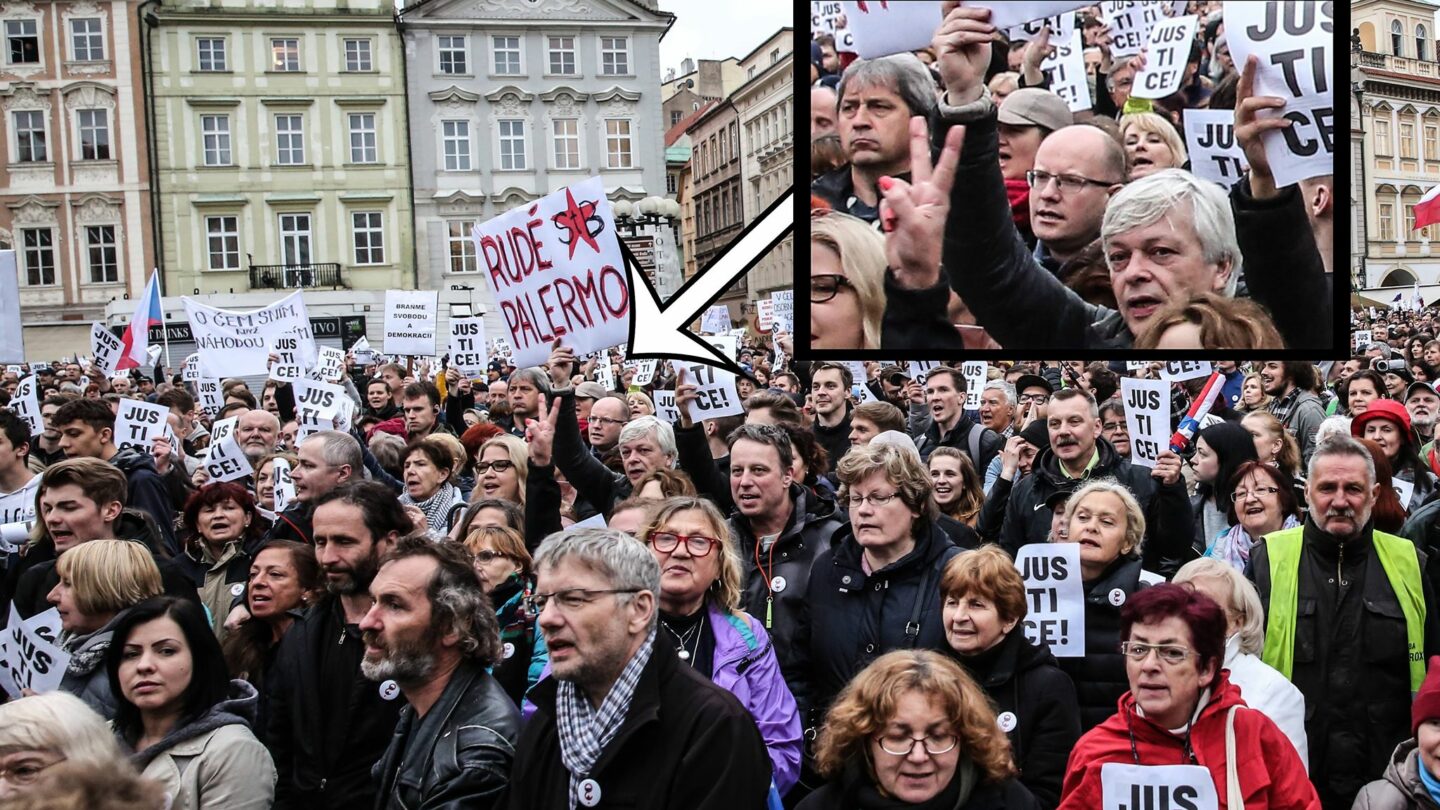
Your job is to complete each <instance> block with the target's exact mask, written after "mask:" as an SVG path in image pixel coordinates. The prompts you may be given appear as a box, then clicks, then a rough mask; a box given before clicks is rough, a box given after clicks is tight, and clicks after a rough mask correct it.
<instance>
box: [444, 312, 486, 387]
mask: <svg viewBox="0 0 1440 810" xmlns="http://www.w3.org/2000/svg"><path fill="white" fill-rule="evenodd" d="M489 363H490V361H489V360H488V359H486V357H485V323H484V321H482V320H480V319H479V318H451V319H450V365H452V366H454V367H455V368H458V369H460V374H461V375H462V376H465V377H484V376H485V368H486V367H487V366H488V365H489Z"/></svg>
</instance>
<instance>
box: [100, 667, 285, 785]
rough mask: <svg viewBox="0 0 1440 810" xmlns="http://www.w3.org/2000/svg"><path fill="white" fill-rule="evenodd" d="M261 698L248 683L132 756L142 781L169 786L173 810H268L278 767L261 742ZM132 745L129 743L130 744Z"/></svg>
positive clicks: (241, 683) (237, 682)
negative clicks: (257, 728)
mask: <svg viewBox="0 0 1440 810" xmlns="http://www.w3.org/2000/svg"><path fill="white" fill-rule="evenodd" d="M258 699H259V693H258V692H257V691H256V690H255V687H253V686H251V685H250V684H249V683H247V682H245V681H242V680H233V681H231V682H230V697H229V698H227V699H225V700H222V701H220V702H219V703H216V704H215V705H214V706H211V707H210V708H209V709H208V710H206V711H205V712H204V713H202V714H201V715H200V716H199V717H197V718H195V719H193V720H191V721H190V722H188V723H185V724H183V725H179V726H176V727H175V728H173V729H171V730H170V733H169V734H166V735H165V737H164V738H163V739H161V740H160V742H158V743H155V744H154V745H152V746H150V747H149V748H146V749H145V750H143V751H140V752H137V753H135V754H133V755H132V756H131V762H132V763H133V764H134V765H135V767H136V768H137V769H140V770H141V771H142V772H141V776H144V777H145V778H147V779H153V780H155V781H157V782H159V783H160V784H162V785H164V787H165V793H166V795H167V796H168V797H169V799H170V801H171V804H170V807H171V808H172V810H199V808H202V807H224V808H226V810H265V809H266V808H269V807H270V806H271V805H272V804H273V803H274V800H275V778H276V777H275V764H274V763H273V762H272V761H271V759H270V753H269V752H268V751H266V750H265V746H263V745H261V744H260V741H259V740H257V739H256V738H255V735H254V733H253V732H251V730H250V724H251V723H253V722H254V720H255V710H256V704H257V702H258ZM127 742H128V741H127Z"/></svg>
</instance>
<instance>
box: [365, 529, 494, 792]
mask: <svg viewBox="0 0 1440 810" xmlns="http://www.w3.org/2000/svg"><path fill="white" fill-rule="evenodd" d="M370 595H371V596H372V597H373V598H374V600H375V602H374V605H373V606H372V607H371V608H370V611H369V612H368V613H366V614H365V617H364V618H363V619H361V620H360V630H361V632H362V633H363V634H364V641H365V658H364V660H362V661H361V662H360V671H361V672H362V673H364V675H365V677H366V678H369V679H370V680H372V681H375V682H382V683H383V682H387V681H388V682H393V683H395V684H398V685H399V687H400V691H401V692H402V693H403V694H404V695H405V700H406V701H407V702H408V703H409V705H408V706H406V707H405V708H404V709H401V710H400V720H399V723H398V725H397V726H396V727H395V734H394V735H393V736H392V737H391V739H390V747H389V748H387V749H386V750H385V756H384V757H383V758H382V759H381V760H380V762H379V764H378V765H376V767H375V776H376V779H377V781H378V783H379V787H380V793H379V795H380V800H379V801H378V802H376V805H375V806H376V807H382V808H406V807H438V806H445V807H460V806H464V807H468V808H478V810H485V808H490V807H493V806H495V804H496V802H497V800H498V799H499V797H500V795H501V794H502V793H503V792H504V791H505V787H506V785H507V784H509V772H510V763H511V760H512V759H513V758H514V751H515V746H514V743H515V738H516V737H517V736H518V735H519V732H520V712H519V711H518V710H517V709H516V707H515V704H514V703H513V702H512V701H511V700H510V697H509V696H508V695H506V694H505V690H504V689H502V688H501V686H500V684H499V683H498V682H497V681H496V680H495V678H493V677H492V676H491V675H490V672H489V669H490V668H491V667H494V666H495V665H496V664H497V663H499V662H500V660H501V658H502V657H507V656H505V655H504V651H503V650H502V648H501V645H500V626H499V623H498V622H497V620H496V618H495V611H494V610H493V609H492V608H491V607H490V599H489V597H487V596H486V595H485V590H484V589H483V588H482V587H481V586H480V578H479V576H478V575H476V573H475V561H474V559H473V558H472V557H471V556H470V553H469V552H468V551H466V550H465V548H464V547H463V546H461V545H459V544H455V543H434V542H432V541H431V540H430V539H429V538H428V537H426V536H425V535H423V534H419V535H412V536H410V537H405V538H403V539H401V540H400V542H399V543H398V544H397V545H396V547H395V550H394V551H392V552H390V553H389V554H388V555H386V556H385V558H384V560H383V561H382V562H381V564H380V572H379V573H378V574H376V576H375V579H374V580H373V581H372V582H371V583H370ZM505 648H507V649H509V651H510V653H511V654H513V653H514V645H511V644H506V645H505Z"/></svg>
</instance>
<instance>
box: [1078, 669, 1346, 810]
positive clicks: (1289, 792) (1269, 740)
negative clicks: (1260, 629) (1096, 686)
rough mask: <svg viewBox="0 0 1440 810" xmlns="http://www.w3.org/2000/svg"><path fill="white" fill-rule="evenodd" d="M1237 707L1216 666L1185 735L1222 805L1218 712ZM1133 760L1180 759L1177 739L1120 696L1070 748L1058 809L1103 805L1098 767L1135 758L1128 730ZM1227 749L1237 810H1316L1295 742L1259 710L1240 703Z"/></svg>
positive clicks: (1236, 691)
mask: <svg viewBox="0 0 1440 810" xmlns="http://www.w3.org/2000/svg"><path fill="white" fill-rule="evenodd" d="M1235 705H1239V706H1245V701H1244V700H1242V699H1241V697H1240V688H1239V687H1237V686H1234V685H1232V684H1231V683H1230V672H1229V670H1222V671H1221V673H1220V683H1219V685H1218V686H1217V687H1216V688H1215V690H1214V693H1213V694H1212V696H1211V698H1210V703H1209V704H1208V705H1206V706H1205V708H1204V710H1202V711H1201V712H1200V717H1199V719H1198V720H1196V721H1195V727H1194V729H1193V730H1192V731H1191V734H1190V745H1191V746H1192V748H1193V749H1194V751H1195V760H1196V764H1198V765H1203V766H1204V767H1206V768H1209V769H1210V775H1211V777H1213V778H1214V780H1215V793H1216V795H1217V796H1218V797H1219V799H1220V806H1221V807H1225V805H1226V801H1227V798H1226V796H1227V794H1226V789H1225V788H1226V784H1227V783H1226V778H1227V777H1226V771H1225V716H1226V715H1227V714H1228V713H1229V710H1230V707H1231V706H1235ZM1127 717H1128V718H1129V720H1130V722H1129V723H1128V726H1129V727H1131V728H1133V729H1134V732H1135V747H1136V749H1137V750H1138V751H1139V754H1140V764H1141V765H1185V764H1188V763H1186V762H1185V740H1184V738H1183V737H1177V736H1175V735H1174V734H1171V733H1170V732H1169V731H1167V730H1165V729H1163V728H1161V727H1159V726H1157V725H1155V724H1154V723H1153V722H1151V721H1150V720H1147V719H1146V718H1144V717H1141V716H1140V715H1139V714H1138V713H1137V712H1136V711H1135V698H1134V697H1133V696H1132V695H1131V694H1130V693H1129V692H1126V693H1125V694H1124V695H1121V696H1120V711H1119V713H1118V714H1115V715H1112V716H1111V717H1110V719H1109V720H1106V721H1105V722H1103V723H1101V724H1100V725H1098V726H1096V727H1095V728H1093V729H1091V730H1090V731H1089V732H1087V733H1086V734H1085V735H1084V736H1082V737H1081V738H1080V742H1078V743H1076V744H1075V749H1074V750H1073V751H1071V752H1070V763H1069V765H1068V767H1067V768H1066V769H1065V783H1064V785H1063V786H1062V788H1061V793H1060V810H1093V808H1096V807H1103V806H1104V801H1103V799H1104V797H1103V795H1102V790H1101V782H1100V768H1101V766H1103V765H1104V764H1105V763H1107V762H1120V763H1124V764H1127V765H1132V764H1134V762H1135V760H1134V757H1133V756H1132V754H1131V751H1130V730H1129V728H1127V722H1126V718H1127ZM1235 755H1236V761H1237V762H1236V765H1237V767H1238V768H1239V776H1240V787H1241V789H1242V790H1243V791H1244V792H1245V810H1266V809H1267V808H1269V810H1289V809H1290V808H1296V809H1297V810H1302V809H1303V810H1320V797H1319V796H1318V795H1316V793H1315V786H1314V785H1312V784H1310V780H1309V779H1308V778H1307V777H1306V775H1305V766H1304V765H1303V764H1302V763H1301V762H1300V755H1299V754H1297V753H1295V746H1294V745H1292V744H1291V743H1290V741H1289V740H1288V739H1287V738H1286V737H1285V735H1284V734H1283V733H1282V732H1281V731H1280V729H1279V727H1278V726H1276V725H1275V723H1274V722H1273V721H1272V720H1271V719H1270V718H1268V717H1266V716H1265V715H1264V714H1261V713H1260V712H1258V711H1256V710H1254V709H1250V708H1248V707H1247V708H1242V709H1241V710H1239V711H1237V712H1236V713H1235Z"/></svg>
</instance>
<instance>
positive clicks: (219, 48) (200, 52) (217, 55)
mask: <svg viewBox="0 0 1440 810" xmlns="http://www.w3.org/2000/svg"><path fill="white" fill-rule="evenodd" d="M195 52H196V56H197V64H198V67H199V69H200V70H204V71H226V70H229V69H230V65H229V63H228V62H227V61H226V59H225V40H224V39H223V38H220V37H202V38H200V39H197V40H195Z"/></svg>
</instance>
